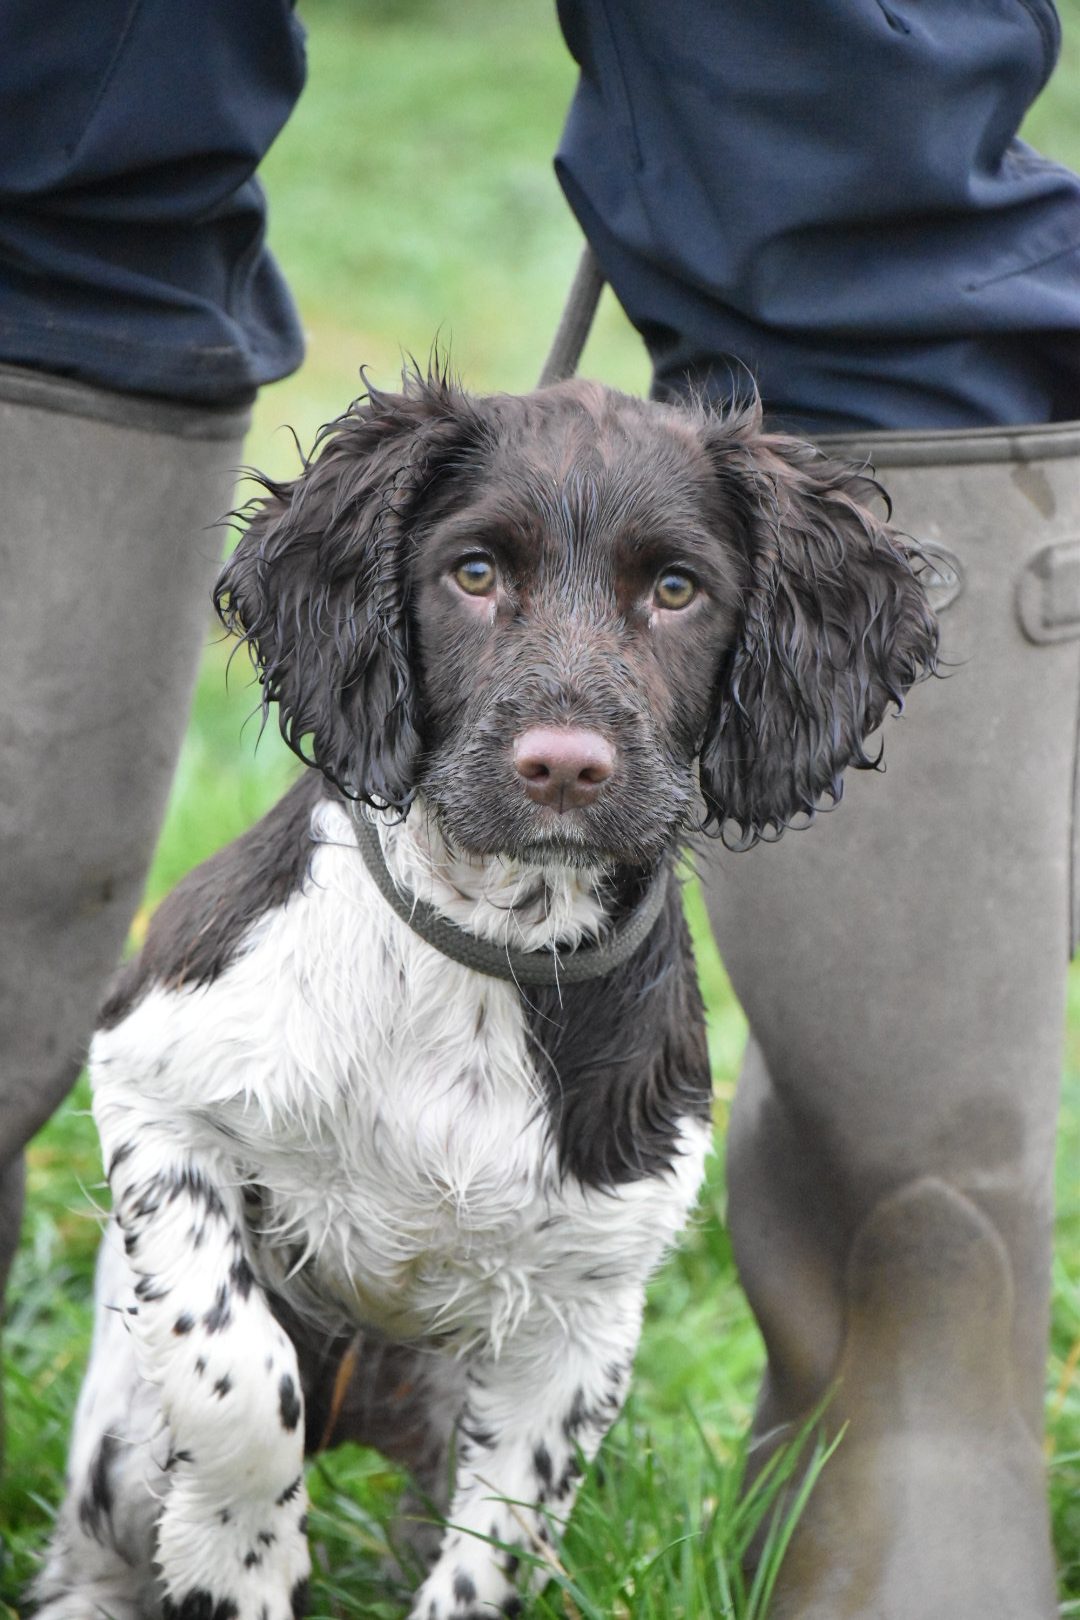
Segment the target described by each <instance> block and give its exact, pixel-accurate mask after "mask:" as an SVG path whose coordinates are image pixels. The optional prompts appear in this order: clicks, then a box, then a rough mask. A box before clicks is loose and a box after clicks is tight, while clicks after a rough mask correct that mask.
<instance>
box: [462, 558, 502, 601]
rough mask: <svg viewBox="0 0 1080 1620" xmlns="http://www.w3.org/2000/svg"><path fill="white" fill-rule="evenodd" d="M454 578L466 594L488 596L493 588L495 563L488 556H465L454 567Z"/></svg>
mask: <svg viewBox="0 0 1080 1620" xmlns="http://www.w3.org/2000/svg"><path fill="white" fill-rule="evenodd" d="M454 580H455V583H456V584H458V585H460V586H461V589H462V590H463V591H465V593H466V594H467V595H468V596H488V595H490V593H491V592H492V591H493V590H494V589H495V564H494V563H493V562H492V560H491V558H490V557H466V558H465V561H464V562H460V563H458V565H457V567H456V568H455V569H454Z"/></svg>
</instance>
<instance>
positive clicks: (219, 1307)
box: [203, 1283, 232, 1333]
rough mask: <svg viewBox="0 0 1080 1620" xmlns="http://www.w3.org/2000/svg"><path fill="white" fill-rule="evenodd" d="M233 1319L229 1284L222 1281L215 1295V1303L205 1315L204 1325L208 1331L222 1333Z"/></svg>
mask: <svg viewBox="0 0 1080 1620" xmlns="http://www.w3.org/2000/svg"><path fill="white" fill-rule="evenodd" d="M231 1321H232V1310H231V1309H230V1306H229V1285H228V1283H222V1285H221V1287H220V1288H219V1289H218V1291H217V1293H216V1294H215V1295H214V1303H213V1304H212V1305H211V1307H210V1309H209V1310H208V1311H207V1313H206V1315H205V1316H204V1317H203V1327H204V1328H205V1329H206V1331H207V1333H220V1332H222V1330H223V1329H224V1328H227V1327H228V1325H229V1323H230V1322H231Z"/></svg>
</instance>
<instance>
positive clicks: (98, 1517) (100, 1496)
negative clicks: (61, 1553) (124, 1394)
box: [79, 1434, 120, 1546]
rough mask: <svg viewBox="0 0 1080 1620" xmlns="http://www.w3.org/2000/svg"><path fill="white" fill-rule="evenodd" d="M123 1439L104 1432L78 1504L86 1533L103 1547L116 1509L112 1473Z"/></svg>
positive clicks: (80, 1521)
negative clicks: (108, 1526)
mask: <svg viewBox="0 0 1080 1620" xmlns="http://www.w3.org/2000/svg"><path fill="white" fill-rule="evenodd" d="M119 1449H120V1442H119V1440H117V1438H116V1436H115V1435H112V1434H103V1435H102V1437H101V1440H100V1442H99V1444H98V1448H97V1450H96V1451H95V1453H94V1460H93V1462H92V1463H91V1464H90V1473H89V1475H88V1476H87V1489H86V1495H85V1496H84V1497H83V1498H82V1500H81V1501H80V1503H79V1523H80V1524H81V1525H82V1528H83V1529H84V1530H85V1531H86V1533H87V1535H89V1536H93V1538H94V1540H95V1541H97V1542H100V1543H101V1545H102V1546H104V1544H105V1543H104V1539H103V1538H104V1536H105V1534H106V1529H107V1524H108V1521H109V1519H110V1517H111V1515H112V1510H113V1488H112V1480H111V1478H110V1474H111V1472H112V1465H113V1463H114V1461H115V1459H116V1454H117V1452H118V1451H119Z"/></svg>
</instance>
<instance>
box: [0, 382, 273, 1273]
mask: <svg viewBox="0 0 1080 1620" xmlns="http://www.w3.org/2000/svg"><path fill="white" fill-rule="evenodd" d="M248 415H249V413H248V412H247V411H246V410H243V409H239V410H238V409H192V408H189V407H187V406H181V405H174V404H166V403H160V402H157V401H153V400H144V399H137V398H134V397H131V396H127V395H120V394H111V393H106V392H103V391H101V390H99V389H95V388H89V387H86V386H85V385H83V384H80V383H74V382H70V381H68V380H66V379H63V378H57V377H51V376H49V375H47V374H45V373H41V372H34V371H25V370H19V369H16V368H13V367H6V366H0V487H2V488H3V491H4V499H3V503H2V505H0V581H2V589H0V691H3V694H4V702H3V711H2V713H0V1282H2V1279H3V1277H4V1275H5V1274H6V1270H7V1265H8V1262H9V1261H10V1258H11V1254H12V1251H13V1250H14V1247H15V1244H16V1242H17V1238H18V1226H19V1213H20V1210H21V1203H22V1196H21V1186H22V1165H21V1154H22V1149H23V1147H24V1146H25V1144H26V1143H27V1141H28V1140H29V1138H30V1137H31V1135H32V1134H33V1133H34V1131H36V1130H37V1128H38V1126H39V1125H41V1124H43V1123H44V1122H45V1120H46V1119H48V1117H49V1115H50V1114H51V1113H52V1112H53V1110H54V1109H55V1108H56V1107H57V1105H58V1104H59V1103H60V1102H61V1100H62V1099H63V1097H64V1096H65V1095H66V1093H67V1091H68V1090H69V1088H70V1086H71V1084H72V1082H73V1081H74V1079H75V1076H76V1075H77V1073H78V1070H79V1065H80V1063H81V1060H82V1054H83V1047H84V1043H85V1041H86V1039H87V1037H88V1035H89V1033H90V1029H91V1026H92V1023H93V1018H94V1013H95V1011H96V1006H97V1001H98V998H99V996H100V993H101V990H102V987H103V985H104V982H105V980H106V978H107V977H108V975H109V974H110V973H111V971H112V969H113V967H114V966H115V964H116V961H117V959H118V957H119V954H120V951H121V948H122V946H123V943H124V936H125V934H126V932H127V929H128V926H129V924H130V922H131V918H132V916H133V915H134V912H135V908H136V906H137V905H138V902H139V897H140V894H141V892H142V886H143V882H144V879H145V877H146V870H147V867H148V865H149V862H150V857H151V855H152V853H153V848H154V842H155V840H156V837H157V833H158V828H159V826H160V823H161V819H162V816H163V814H164V811H165V802H166V798H167V795H168V791H169V784H170V782H171V780H172V774H173V768H174V766H175V763H176V756H177V753H178V751H179V747H180V741H181V738H182V737H183V733H184V727H185V724H186V722H187V716H188V709H189V706H190V698H191V691H192V686H193V683H194V679H195V671H196V667H197V663H198V658H199V653H200V651H201V649H202V646H203V643H204V640H205V636H206V632H207V629H208V626H209V623H210V615H211V608H210V591H211V587H212V585H213V582H214V577H215V574H216V571H217V564H218V558H219V555H220V550H221V543H222V535H221V530H220V528H219V527H218V526H217V525H218V523H219V520H220V519H221V517H222V514H223V513H225V512H227V511H228V509H229V507H230V506H231V504H232V500H231V496H232V488H233V482H234V478H235V469H236V467H237V465H238V464H239V461H240V451H241V445H242V442H243V435H244V432H245V430H246V428H247V424H248Z"/></svg>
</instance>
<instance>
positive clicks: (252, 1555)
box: [244, 1547, 262, 1569]
mask: <svg viewBox="0 0 1080 1620" xmlns="http://www.w3.org/2000/svg"><path fill="white" fill-rule="evenodd" d="M261 1563H262V1553H257V1552H256V1551H255V1549H254V1547H252V1549H251V1551H250V1552H246V1553H245V1554H244V1568H245V1569H258V1567H259V1565H260V1564H261Z"/></svg>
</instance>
